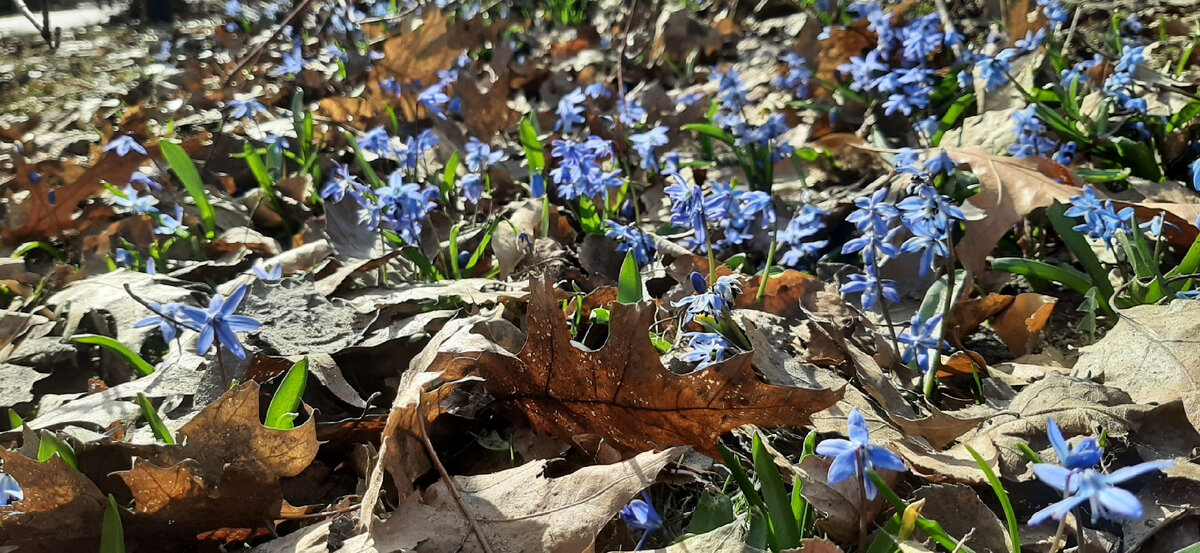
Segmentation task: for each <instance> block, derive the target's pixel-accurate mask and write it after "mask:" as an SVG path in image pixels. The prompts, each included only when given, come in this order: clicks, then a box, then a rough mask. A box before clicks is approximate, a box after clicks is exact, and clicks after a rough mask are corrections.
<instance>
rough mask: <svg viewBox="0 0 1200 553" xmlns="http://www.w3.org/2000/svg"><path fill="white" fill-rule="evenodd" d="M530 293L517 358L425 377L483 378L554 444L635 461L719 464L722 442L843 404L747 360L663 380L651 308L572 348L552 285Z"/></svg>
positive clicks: (445, 360) (622, 317)
mask: <svg viewBox="0 0 1200 553" xmlns="http://www.w3.org/2000/svg"><path fill="white" fill-rule="evenodd" d="M530 287H531V295H530V301H529V308H528V314H527V326H528V329H529V334H528V337H527V339H526V341H525V345H524V347H523V348H522V349H521V351H520V352H519V353H518V354H517V355H516V356H512V355H497V354H496V352H487V353H484V354H483V355H481V356H479V358H478V359H471V358H470V356H469V355H468V356H463V355H460V354H455V355H454V356H453V357H450V356H439V358H438V359H436V360H435V362H434V363H433V364H432V366H431V367H430V369H429V370H435V371H436V370H440V371H443V372H444V373H445V376H443V377H442V378H443V380H447V379H449V380H458V379H461V378H464V377H467V376H469V375H478V376H481V377H483V378H484V379H485V381H486V382H485V386H486V388H487V391H488V392H489V393H490V394H491V395H492V396H493V397H494V398H496V400H497V401H498V402H500V403H502V404H504V403H507V404H508V405H509V406H511V407H513V408H515V409H516V410H517V411H519V412H521V413H522V414H523V415H524V416H525V417H526V418H528V419H529V422H530V423H531V424H532V426H533V427H534V428H535V429H537V430H540V431H543V432H546V433H548V434H553V435H556V436H559V437H561V438H564V439H569V440H570V439H575V438H576V437H578V436H580V435H583V434H591V435H597V436H599V437H602V438H604V439H605V441H607V442H608V443H609V444H610V445H613V446H615V447H618V448H624V449H626V450H631V451H640V450H646V449H650V448H655V447H666V446H672V445H691V446H694V447H696V448H697V450H699V451H701V452H703V453H705V454H709V455H710V456H713V457H715V456H716V449H715V446H716V443H717V439H718V438H719V437H720V436H721V435H722V434H724V433H726V432H729V431H731V430H733V429H735V428H738V427H740V426H743V425H747V424H755V425H759V426H772V427H779V426H802V425H807V424H809V423H810V422H811V421H810V418H809V417H810V416H811V415H812V414H813V413H815V412H817V411H820V410H822V409H825V408H826V407H829V406H830V405H833V404H834V403H835V402H836V401H837V400H838V399H839V398H841V396H842V392H841V391H840V390H839V391H834V390H809V389H803V388H794V387H784V386H773V385H770V384H766V383H764V382H763V381H762V380H760V379H759V378H758V376H757V375H756V374H755V373H754V370H753V369H752V368H751V359H752V356H750V355H743V356H738V357H735V358H733V359H730V360H727V361H725V362H723V363H720V364H717V365H714V366H712V367H710V368H708V369H705V370H701V371H696V372H693V373H690V374H686V375H679V374H675V373H672V372H670V371H667V370H666V369H665V368H664V367H663V365H662V362H661V361H660V359H659V355H658V352H657V350H655V348H654V346H653V345H652V344H651V343H650V339H649V329H650V325H651V324H652V323H653V322H654V317H655V312H654V309H653V308H652V307H650V306H632V307H626V306H614V307H615V309H614V310H613V311H612V324H611V325H610V329H611V334H610V335H609V338H608V341H607V343H606V344H605V345H604V347H602V348H600V349H598V350H595V351H589V350H585V349H582V348H580V347H578V346H577V345H576V344H575V343H573V337H572V336H571V331H570V329H569V328H568V326H567V320H566V315H565V314H564V313H563V312H562V310H561V309H560V308H559V304H558V302H557V301H556V300H555V297H554V289H553V285H552V284H551V282H550V281H549V280H548V279H547V280H545V281H543V282H541V283H536V282H535V283H532V284H531V285H530ZM430 405H436V404H430Z"/></svg>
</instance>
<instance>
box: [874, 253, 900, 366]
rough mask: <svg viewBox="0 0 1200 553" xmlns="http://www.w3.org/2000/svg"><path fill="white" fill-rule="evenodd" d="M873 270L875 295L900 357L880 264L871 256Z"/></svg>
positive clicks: (893, 346)
mask: <svg viewBox="0 0 1200 553" xmlns="http://www.w3.org/2000/svg"><path fill="white" fill-rule="evenodd" d="M871 269H873V270H874V272H875V276H876V277H875V293H876V294H878V295H879V310H880V311H882V312H883V321H884V322H885V323H887V327H888V334H889V335H890V336H891V337H892V349H893V350H895V352H896V355H900V341H899V340H898V339H897V338H896V325H894V324H892V314H891V312H889V311H888V306H887V298H885V297H883V279H882V278H879V263H878V262H876V261H875V256H874V255H872V256H871Z"/></svg>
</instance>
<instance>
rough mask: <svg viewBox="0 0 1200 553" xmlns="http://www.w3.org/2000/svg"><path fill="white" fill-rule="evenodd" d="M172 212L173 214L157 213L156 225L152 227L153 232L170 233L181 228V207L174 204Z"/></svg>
mask: <svg viewBox="0 0 1200 553" xmlns="http://www.w3.org/2000/svg"><path fill="white" fill-rule="evenodd" d="M174 213H175V215H174V216H171V215H167V214H166V213H159V214H158V226H156V227H154V234H163V235H172V234H175V233H177V232H179V229H181V228H183V207H182V206H180V205H178V204H176V205H175V212H174Z"/></svg>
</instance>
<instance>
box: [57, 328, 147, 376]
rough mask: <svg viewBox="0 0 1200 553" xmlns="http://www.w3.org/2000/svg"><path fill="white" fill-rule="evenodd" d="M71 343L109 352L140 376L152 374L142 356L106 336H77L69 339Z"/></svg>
mask: <svg viewBox="0 0 1200 553" xmlns="http://www.w3.org/2000/svg"><path fill="white" fill-rule="evenodd" d="M71 341H72V342H75V343H77V344H88V345H92V346H100V347H102V348H104V349H107V350H108V351H111V352H113V353H115V354H116V355H117V357H120V358H121V359H122V360H123V361H125V362H126V363H128V364H129V366H131V367H133V368H134V370H136V371H137V372H139V373H141V374H142V376H147V375H150V374H153V373H154V366H153V365H151V364H150V363H148V362H146V360H145V359H142V356H140V355H138V354H137V353H134V351H133V350H131V349H129V348H128V347H127V346H125V344H122V343H121V342H118V341H117V340H115V339H113V338H109V337H108V336H101V335H99V334H77V335H75V336H72V337H71Z"/></svg>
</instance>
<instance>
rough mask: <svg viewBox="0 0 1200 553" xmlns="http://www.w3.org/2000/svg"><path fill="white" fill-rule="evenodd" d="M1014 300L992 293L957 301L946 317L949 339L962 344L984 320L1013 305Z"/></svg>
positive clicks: (953, 342) (1010, 297) (951, 341)
mask: <svg viewBox="0 0 1200 553" xmlns="http://www.w3.org/2000/svg"><path fill="white" fill-rule="evenodd" d="M943 289H944V288H943ZM1012 301H1013V297H1012V296H1009V295H1005V294H996V293H990V294H988V295H987V296H985V297H982V298H970V299H965V300H959V301H957V302H955V304H954V308H953V309H951V310H950V316H949V317H947V318H946V333H947V335H948V338H947V340H948V341H949V342H950V343H951V344H961V343H962V342H963V339H965V338H966V337H967V336H968V335H969V334H971V333H972V332H974V331H975V329H976V328H979V325H981V324H983V322H984V321H986V320H988V319H990V318H992V317H994V316H996V315H997V314H999V313H1000V312H1002V311H1004V310H1005V309H1006V308H1008V306H1009V305H1012Z"/></svg>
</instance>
